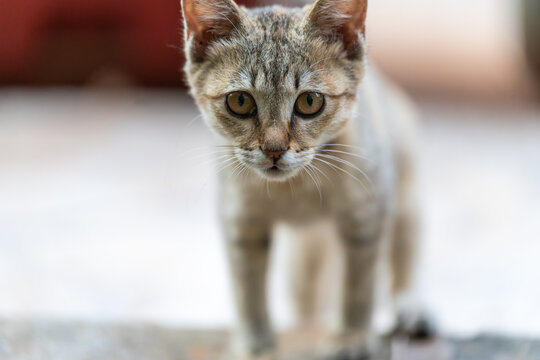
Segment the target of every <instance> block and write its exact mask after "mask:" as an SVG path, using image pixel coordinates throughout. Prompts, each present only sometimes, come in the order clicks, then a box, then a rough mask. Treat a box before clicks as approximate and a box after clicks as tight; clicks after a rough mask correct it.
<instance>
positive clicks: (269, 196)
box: [266, 180, 272, 200]
mask: <svg viewBox="0 0 540 360" xmlns="http://www.w3.org/2000/svg"><path fill="white" fill-rule="evenodd" d="M269 184H270V182H269V181H268V180H266V195H268V198H269V199H270V200H272V194H270V185H269Z"/></svg>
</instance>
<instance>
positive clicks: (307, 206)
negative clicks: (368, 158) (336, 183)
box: [221, 177, 339, 222]
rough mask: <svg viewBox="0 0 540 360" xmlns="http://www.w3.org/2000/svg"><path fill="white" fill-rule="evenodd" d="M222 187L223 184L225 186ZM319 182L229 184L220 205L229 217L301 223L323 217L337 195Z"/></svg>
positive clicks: (309, 179)
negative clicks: (238, 216)
mask: <svg viewBox="0 0 540 360" xmlns="http://www.w3.org/2000/svg"><path fill="white" fill-rule="evenodd" d="M224 185H225V184H224ZM329 185H330V184H328V183H325V182H323V181H322V180H321V179H319V178H314V179H311V178H310V177H308V178H307V179H296V180H295V181H290V182H287V181H285V182H283V183H276V182H267V181H265V180H259V181H255V182H253V183H234V184H231V183H229V184H228V185H226V186H223V187H222V195H221V202H222V204H226V206H227V208H228V209H229V211H230V212H231V213H237V214H239V213H243V214H249V215H250V216H253V217H258V218H265V219H271V220H274V221H287V222H304V221H309V220H312V219H314V218H317V217H321V216H325V215H327V214H328V213H329V212H330V209H331V208H333V207H334V205H335V201H336V199H337V198H338V196H339V195H338V194H336V191H335V189H334V188H333V187H331V186H329Z"/></svg>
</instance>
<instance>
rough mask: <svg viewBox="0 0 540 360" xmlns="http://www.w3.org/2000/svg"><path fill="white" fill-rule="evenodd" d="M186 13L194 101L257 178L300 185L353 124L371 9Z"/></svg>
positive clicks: (230, 5)
mask: <svg viewBox="0 0 540 360" xmlns="http://www.w3.org/2000/svg"><path fill="white" fill-rule="evenodd" d="M182 9H183V13H184V21H185V51H186V58H187V62H186V67H185V71H186V75H187V79H188V82H189V85H190V87H191V92H192V94H193V96H194V97H195V100H196V101H197V104H198V106H199V108H200V110H201V112H202V114H203V117H204V119H205V121H206V122H207V123H208V124H209V125H210V126H211V127H212V128H213V129H214V130H215V131H216V132H217V133H218V134H220V135H221V136H222V137H224V138H225V139H226V140H227V142H228V144H229V145H232V146H233V148H234V156H236V157H237V159H238V160H239V161H241V162H242V163H243V164H244V165H246V166H248V167H249V168H251V169H254V170H255V172H256V173H258V174H259V175H261V176H263V177H264V178H266V179H272V180H285V179H288V178H290V177H292V176H294V175H295V174H297V173H298V172H299V171H300V170H301V169H302V168H303V167H304V166H307V165H309V163H310V162H311V161H312V160H313V158H314V155H315V153H316V151H317V149H318V148H319V147H320V146H322V145H324V144H325V143H328V142H330V141H332V140H333V139H335V138H336V137H337V136H338V135H339V134H340V132H341V131H342V130H343V128H344V127H345V125H346V123H347V122H348V121H349V119H350V118H352V116H353V114H352V112H353V105H354V102H355V96H356V91H357V87H358V84H359V82H360V80H361V78H362V76H363V69H364V49H365V47H364V27H365V19H366V10H367V0H317V1H315V3H314V4H312V5H307V6H305V7H304V8H296V9H289V8H283V7H279V6H273V7H268V8H261V9H246V8H243V7H240V6H238V5H236V4H235V3H234V2H233V0H182Z"/></svg>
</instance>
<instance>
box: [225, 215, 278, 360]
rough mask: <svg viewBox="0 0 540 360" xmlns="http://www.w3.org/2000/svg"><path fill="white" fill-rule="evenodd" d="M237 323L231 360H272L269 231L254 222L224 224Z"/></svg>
mask: <svg viewBox="0 0 540 360" xmlns="http://www.w3.org/2000/svg"><path fill="white" fill-rule="evenodd" d="M224 231H225V238H226V241H227V252H228V257H229V262H230V267H231V272H232V280H233V284H234V293H235V300H236V307H237V314H238V323H237V329H236V333H235V336H234V338H233V343H232V344H231V345H232V347H231V351H232V354H231V359H234V360H263V359H264V360H274V359H275V340H274V335H273V332H272V329H271V326H270V320H269V316H268V311H267V301H266V274H267V268H268V259H269V253H270V229H269V227H268V226H267V224H265V223H264V222H259V221H256V220H254V219H235V220H229V221H225V222H224Z"/></svg>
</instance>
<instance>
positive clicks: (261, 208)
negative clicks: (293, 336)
mask: <svg viewBox="0 0 540 360" xmlns="http://www.w3.org/2000/svg"><path fill="white" fill-rule="evenodd" d="M182 9H183V14H184V22H185V52H186V58H187V62H186V66H185V72H186V75H187V80H188V83H189V86H190V88H191V93H192V95H193V96H194V98H195V100H196V102H197V104H198V106H199V108H200V110H201V112H202V115H203V117H204V119H205V121H206V122H207V124H208V125H209V126H210V127H211V128H212V129H213V130H215V131H216V132H217V133H218V134H219V136H220V138H221V140H222V141H223V146H222V147H221V149H222V150H221V151H222V154H224V155H225V156H223V157H222V158H226V160H225V161H223V166H224V168H223V169H222V171H220V173H219V177H220V216H221V222H222V227H223V234H224V237H225V240H226V243H227V249H228V256H229V259H230V266H231V269H232V274H233V281H234V287H235V295H236V305H237V308H238V315H239V322H238V331H237V338H236V343H235V344H236V346H235V351H236V353H235V355H234V357H233V359H249V360H252V359H263V358H264V359H273V358H274V356H275V338H274V335H273V332H272V329H271V325H270V320H269V316H268V312H267V302H266V275H267V267H268V257H269V253H270V245H271V238H272V231H273V229H274V228H275V226H276V224H277V223H278V222H279V223H284V224H286V225H288V226H289V227H290V228H291V229H292V230H293V231H294V233H296V234H297V235H298V239H295V241H297V242H298V244H306V246H303V245H299V246H297V251H298V252H297V255H298V261H297V262H296V263H295V265H296V266H297V267H298V270H299V273H300V274H304V275H305V276H304V277H298V276H296V277H295V283H296V285H297V288H296V293H297V294H299V295H300V296H299V301H298V303H297V308H298V310H299V312H300V314H301V315H302V316H303V318H304V320H306V321H307V320H309V317H310V316H312V315H314V314H313V313H314V312H316V309H315V307H314V305H313V303H314V297H315V294H314V293H313V292H310V291H311V290H310V289H313V288H315V286H314V284H315V283H316V282H317V279H315V278H314V277H315V274H316V273H320V271H316V269H317V266H320V265H321V264H316V265H315V266H313V262H312V261H311V260H309V259H315V258H317V259H320V258H322V256H321V255H324V253H325V251H326V250H325V246H326V245H325V244H326V243H330V241H331V238H332V237H333V236H330V235H328V236H325V235H324V234H325V232H324V231H320V232H319V231H316V232H313V231H311V232H310V231H308V230H306V229H309V228H310V227H312V226H320V225H321V224H330V226H331V227H332V229H333V232H331V233H330V234H335V237H336V238H337V239H338V240H339V243H340V244H341V246H342V259H341V266H342V268H343V271H342V280H341V285H342V286H341V290H340V291H341V293H340V294H339V296H338V298H339V299H340V301H339V305H340V310H339V314H340V316H339V319H338V320H339V321H338V322H337V323H336V325H335V326H334V329H333V334H334V336H333V337H332V342H331V344H332V345H331V346H330V347H329V349H330V350H329V352H328V354H327V355H328V358H330V359H360V358H364V356H365V355H366V354H368V352H369V344H370V339H371V334H372V331H371V318H372V312H373V306H374V296H373V295H374V291H375V287H376V284H377V281H376V280H377V279H376V276H375V273H376V271H375V268H376V265H377V263H378V262H379V261H380V260H381V259H382V258H384V256H383V255H384V254H383V252H381V249H386V253H387V255H388V256H389V258H390V259H391V265H392V270H393V280H392V281H393V282H392V291H393V295H394V296H395V298H396V299H398V300H397V301H398V302H400V301H401V300H399V299H405V298H408V294H410V289H411V283H412V281H411V277H412V276H411V274H412V268H413V267H412V263H413V258H414V252H415V251H414V249H415V242H416V239H417V234H416V232H417V230H416V227H417V224H416V222H417V221H416V209H415V208H416V199H415V193H414V192H415V189H414V185H415V184H414V171H413V165H414V156H413V155H412V154H413V150H412V149H413V125H412V123H413V118H414V115H413V113H414V112H413V111H412V108H411V107H410V105H409V104H408V102H407V100H406V99H405V98H404V97H403V96H402V95H401V94H400V93H399V92H398V91H397V90H396V89H394V88H393V87H391V86H390V85H389V84H388V83H386V82H385V81H384V80H383V79H382V78H381V77H380V76H378V75H377V74H376V72H375V71H374V70H373V69H372V68H370V67H369V66H368V64H367V62H366V43H365V21H366V13H367V0H316V1H315V3H313V4H311V5H306V6H305V7H303V8H284V7H280V6H272V7H266V8H258V9H246V8H244V7H240V6H237V5H236V4H235V3H234V2H233V1H232V0H183V1H182ZM384 239H390V240H389V242H388V244H389V246H386V247H383V246H381V245H382V244H383V240H384ZM309 244H311V245H309ZM314 244H316V245H314ZM302 264H304V265H306V267H303V268H302ZM309 266H311V267H309ZM307 269H311V270H307ZM306 270H307V271H306ZM312 270H315V271H312ZM335 280H336V279H334V282H335ZM399 306H402V305H399V304H398V307H399ZM402 307H403V308H404V307H405V306H404V305H403V306H402ZM400 310H402V312H403V315H407V313H406V312H405V309H400ZM409 315H410V314H409ZM401 319H403V320H404V321H403V322H402V323H400V324H398V325H399V326H401V328H402V329H405V330H412V329H414V326H416V325H418V321H417V320H419V318H418V317H411V316H409V317H406V316H402V317H401ZM405 320H408V321H405Z"/></svg>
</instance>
